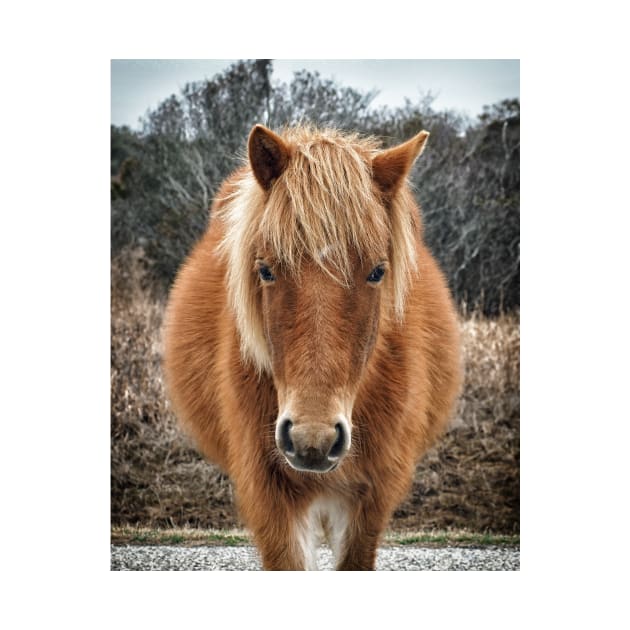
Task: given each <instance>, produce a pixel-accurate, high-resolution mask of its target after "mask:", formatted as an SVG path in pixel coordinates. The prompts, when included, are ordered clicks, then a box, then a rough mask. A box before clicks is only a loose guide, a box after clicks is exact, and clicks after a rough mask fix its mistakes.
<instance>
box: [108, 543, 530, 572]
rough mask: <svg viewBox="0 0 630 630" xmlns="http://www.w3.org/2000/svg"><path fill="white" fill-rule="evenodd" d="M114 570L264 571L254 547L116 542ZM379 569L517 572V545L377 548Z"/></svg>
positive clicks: (322, 564)
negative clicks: (153, 544) (502, 546)
mask: <svg viewBox="0 0 630 630" xmlns="http://www.w3.org/2000/svg"><path fill="white" fill-rule="evenodd" d="M111 568H112V571H260V570H261V568H262V567H261V564H260V558H259V557H258V554H257V552H256V549H255V548H254V547H168V546H146V547H140V546H137V545H112V566H111ZM319 568H320V569H323V570H327V571H330V570H332V568H333V565H332V554H331V553H330V551H329V550H328V549H326V548H322V549H320V551H319ZM376 569H377V570H378V571H519V570H520V552H519V550H518V549H514V548H509V549H506V548H494V547H484V548H479V549H476V548H475V549H471V548H458V547H445V548H440V549H427V548H419V547H384V548H382V549H379V550H378V555H377V559H376Z"/></svg>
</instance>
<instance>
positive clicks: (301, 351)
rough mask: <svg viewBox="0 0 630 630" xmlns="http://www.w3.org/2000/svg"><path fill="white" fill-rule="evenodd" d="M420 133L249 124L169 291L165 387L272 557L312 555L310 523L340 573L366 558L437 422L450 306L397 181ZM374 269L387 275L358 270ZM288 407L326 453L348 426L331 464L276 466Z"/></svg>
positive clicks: (444, 395) (439, 426)
mask: <svg viewBox="0 0 630 630" xmlns="http://www.w3.org/2000/svg"><path fill="white" fill-rule="evenodd" d="M427 138H428V134H427V133H426V132H421V133H420V134H418V135H417V136H416V137H415V138H412V139H411V140H410V141H408V142H406V143H404V144H403V145H400V146H399V147H394V148H393V149H389V150H387V151H379V150H378V147H377V144H376V143H375V141H374V140H373V139H361V138H359V137H357V136H355V135H346V134H342V133H340V132H337V131H332V130H324V131H318V130H314V129H309V128H298V129H293V130H288V131H286V132H285V133H284V134H282V136H279V135H276V134H274V133H273V132H271V131H269V130H267V129H265V128H264V127H260V126H256V127H255V128H254V129H253V131H252V134H251V135H250V140H249V164H247V165H245V166H244V167H243V168H242V169H241V170H239V171H238V172H237V173H235V174H234V175H233V176H232V177H230V178H229V179H228V180H226V182H225V183H224V185H223V187H222V188H221V190H220V192H219V194H218V196H217V199H216V200H215V204H214V206H213V211H212V220H211V222H210V226H209V228H208V230H207V232H206V234H205V235H204V237H203V238H202V240H201V241H200V242H199V244H198V245H197V246H196V248H195V249H194V251H193V252H192V254H191V255H190V257H189V259H188V260H187V261H186V262H185V264H184V266H183V267H182V269H181V270H180V273H179V275H178V277H177V280H176V282H175V285H174V287H173V290H172V293H171V297H170V300H169V306H168V311H167V323H166V327H165V357H164V370H165V376H166V380H167V385H168V388H169V392H170V396H171V400H172V402H173V405H174V408H175V411H176V413H177V414H178V417H179V418H180V420H181V422H182V424H183V425H184V426H185V427H186V428H187V430H188V431H189V432H190V433H191V434H192V435H193V436H194V438H195V439H196V442H197V444H198V447H199V449H200V450H201V451H202V452H203V453H204V454H205V455H206V456H207V457H208V458H210V459H211V460H212V461H214V462H216V463H217V464H218V465H220V466H221V467H222V468H223V469H224V470H225V471H226V472H227V473H228V474H229V475H230V477H231V478H232V479H233V481H234V484H235V489H236V494H237V499H238V503H239V508H240V512H241V515H242V517H243V518H244V520H245V522H246V523H247V524H248V526H249V527H250V528H251V530H252V532H253V534H254V538H255V540H256V543H257V545H258V547H259V550H260V552H261V555H262V559H263V564H264V566H265V567H266V568H268V569H304V568H306V567H307V566H309V567H310V566H311V565H312V549H311V548H309V545H311V546H312V544H314V542H315V538H314V535H313V531H312V529H313V527H315V526H318V525H319V526H321V529H322V531H323V532H325V533H326V534H327V535H328V536H329V538H330V539H331V540H333V541H334V545H333V546H334V548H335V549H336V551H337V553H338V557H337V566H338V568H340V569H373V568H374V560H375V554H376V547H377V544H378V541H379V538H380V536H381V534H382V532H383V530H384V528H385V527H386V525H387V522H388V520H389V518H390V516H391V513H392V511H393V510H394V508H395V507H396V505H397V504H398V503H399V502H400V501H401V500H402V499H403V498H404V496H405V493H406V492H407V490H408V487H409V484H410V482H411V478H412V475H413V471H414V467H415V463H416V461H417V459H418V458H419V457H420V456H421V455H422V453H423V452H424V451H426V449H427V448H428V447H429V446H430V445H431V444H432V443H433V442H434V440H435V439H436V438H437V436H438V435H439V434H440V432H441V431H442V430H443V429H444V427H445V426H446V424H447V421H448V418H449V414H450V412H451V409H452V407H453V404H454V401H455V397H456V395H457V392H458V389H459V386H460V360H459V340H458V334H457V326H456V317H455V312H454V309H453V306H452V303H451V299H450V296H449V294H448V290H447V289H446V285H445V282H444V279H443V277H442V274H441V273H440V271H439V270H438V268H437V266H436V264H435V262H434V260H433V258H432V257H431V255H430V254H429V252H428V251H427V249H426V247H425V246H424V244H423V242H422V237H421V226H420V218H419V212H418V208H417V206H416V205H415V202H414V200H413V197H412V195H411V193H410V191H409V189H408V186H407V185H406V183H405V178H406V175H407V173H408V171H409V169H410V168H411V166H412V164H413V161H414V160H415V159H416V157H417V156H418V155H419V154H420V153H421V152H422V149H423V148H424V145H425V143H426V139H427ZM261 267H264V268H266V269H268V270H272V271H273V279H272V280H265V279H264V277H263V279H262V280H261V277H260V275H259V271H260V269H261ZM377 267H381V268H382V269H384V270H385V275H384V277H383V279H382V281H368V279H369V278H370V277H372V276H371V273H372V271H373V270H374V269H376V268H377ZM289 417H290V419H291V424H292V431H293V433H292V435H293V438H294V442H295V447H296V449H297V450H299V449H300V448H302V449H303V450H304V451H305V452H306V451H309V452H314V451H315V450H317V449H320V448H321V449H323V450H322V454H323V455H325V454H326V453H327V452H328V449H329V446H330V444H329V442H327V440H329V438H328V437H327V436H330V435H332V436H333V437H332V438H330V440H334V435H335V433H334V427H335V426H336V425H338V424H339V423H340V422H342V421H343V423H345V424H344V426H347V427H348V431H349V433H350V434H351V435H349V436H348V438H349V450H348V452H347V454H346V453H345V452H344V454H343V455H342V457H341V458H340V460H341V461H340V462H339V465H338V467H336V468H335V469H334V470H332V469H331V471H330V472H325V473H323V474H317V473H315V472H301V471H298V470H295V469H294V468H292V467H291V466H290V465H289V463H288V462H289V459H288V458H285V456H283V454H282V453H281V451H280V450H279V448H278V446H279V444H278V445H277V444H276V439H275V430H276V421H280V420H282V419H283V418H289ZM322 445H325V446H322ZM331 452H332V451H331ZM285 455H286V453H285ZM323 455H322V456H323ZM336 465H337V464H335V466H336ZM314 506H317V509H315V507H314ZM322 506H333V507H331V508H330V510H329V513H327V512H326V510H325V509H324V508H323V507H322ZM314 515H317V519H318V523H314V521H313V519H314ZM335 527H341V528H342V531H336V530H335ZM308 541H310V542H308Z"/></svg>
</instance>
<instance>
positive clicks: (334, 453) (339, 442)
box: [328, 422, 347, 459]
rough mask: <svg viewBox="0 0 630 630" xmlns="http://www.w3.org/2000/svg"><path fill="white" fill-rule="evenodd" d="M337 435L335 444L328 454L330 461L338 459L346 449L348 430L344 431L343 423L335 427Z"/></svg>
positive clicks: (338, 423)
mask: <svg viewBox="0 0 630 630" xmlns="http://www.w3.org/2000/svg"><path fill="white" fill-rule="evenodd" d="M335 433H336V434H337V437H336V438H335V442H334V444H333V445H332V447H331V449H330V451H329V452H328V459H337V458H338V457H339V456H340V455H341V454H342V453H343V452H344V450H345V448H346V443H347V438H346V430H345V429H344V427H343V424H341V422H337V424H336V425H335Z"/></svg>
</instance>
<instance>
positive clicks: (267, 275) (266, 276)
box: [258, 265, 276, 282]
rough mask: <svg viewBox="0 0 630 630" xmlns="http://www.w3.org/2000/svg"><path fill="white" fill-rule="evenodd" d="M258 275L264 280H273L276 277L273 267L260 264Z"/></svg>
mask: <svg viewBox="0 0 630 630" xmlns="http://www.w3.org/2000/svg"><path fill="white" fill-rule="evenodd" d="M258 275H259V276H260V279H261V280H263V281H264V282H273V281H274V280H275V279H276V277H275V276H274V275H273V273H271V269H269V267H267V265H260V266H259V267H258Z"/></svg>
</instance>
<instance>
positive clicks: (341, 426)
mask: <svg viewBox="0 0 630 630" xmlns="http://www.w3.org/2000/svg"><path fill="white" fill-rule="evenodd" d="M276 444H277V446H278V448H279V449H280V451H281V453H282V454H283V455H284V456H285V458H286V460H287V461H288V462H289V464H290V465H291V466H292V467H293V468H295V469H296V470H302V471H309V472H329V471H331V470H333V469H334V468H336V467H337V465H338V464H339V462H340V461H341V459H342V458H343V457H344V455H345V454H346V453H347V452H348V449H349V447H350V430H349V427H348V424H347V422H346V421H338V422H336V423H335V424H334V425H330V424H323V423H314V422H302V423H295V424H294V423H293V421H292V420H291V419H290V418H283V419H282V420H280V421H279V422H278V425H277V427H276Z"/></svg>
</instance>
